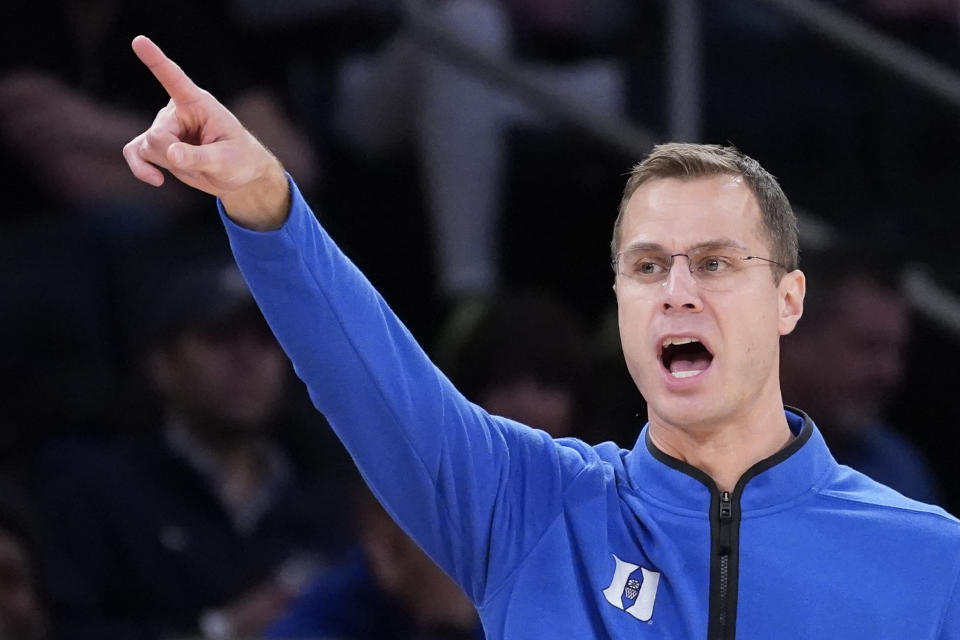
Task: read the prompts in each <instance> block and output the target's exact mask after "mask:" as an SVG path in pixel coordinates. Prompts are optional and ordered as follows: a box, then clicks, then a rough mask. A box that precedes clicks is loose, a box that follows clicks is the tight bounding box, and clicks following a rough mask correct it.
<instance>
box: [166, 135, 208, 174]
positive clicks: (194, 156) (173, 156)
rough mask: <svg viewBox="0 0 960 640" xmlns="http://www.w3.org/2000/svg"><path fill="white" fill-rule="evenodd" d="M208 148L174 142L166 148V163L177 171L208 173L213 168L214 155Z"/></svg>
mask: <svg viewBox="0 0 960 640" xmlns="http://www.w3.org/2000/svg"><path fill="white" fill-rule="evenodd" d="M210 146H211V145H202V146H198V145H192V144H187V143H186V142H176V143H174V144H171V145H170V146H169V147H167V162H169V163H170V167H171V168H172V169H176V170H178V171H189V172H198V171H199V172H204V173H206V172H209V171H210V170H211V169H212V168H213V164H214V158H213V156H214V155H216V154H214V153H212V150H211V149H210V148H209V147H210Z"/></svg>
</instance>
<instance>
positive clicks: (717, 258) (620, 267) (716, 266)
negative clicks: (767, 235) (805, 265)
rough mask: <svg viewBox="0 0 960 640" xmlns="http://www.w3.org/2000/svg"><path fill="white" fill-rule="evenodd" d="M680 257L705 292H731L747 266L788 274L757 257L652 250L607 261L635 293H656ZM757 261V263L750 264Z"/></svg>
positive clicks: (633, 251)
mask: <svg viewBox="0 0 960 640" xmlns="http://www.w3.org/2000/svg"><path fill="white" fill-rule="evenodd" d="M679 256H683V257H684V258H686V259H687V267H688V268H689V269H690V274H691V275H692V276H693V279H694V280H695V281H696V283H697V286H698V287H700V288H701V289H704V290H707V291H731V290H733V289H735V288H736V287H737V285H738V283H739V282H741V281H742V277H743V274H744V272H745V271H746V269H747V267H748V266H750V265H751V264H755V265H760V264H764V265H767V266H771V265H772V266H775V267H779V268H780V269H783V270H784V271H785V272H788V271H790V269H788V268H787V267H785V266H784V265H782V264H780V263H779V262H777V261H775V260H771V259H770V258H761V257H760V256H733V255H724V254H722V253H717V250H716V249H715V248H714V249H707V250H703V251H691V252H690V253H673V254H665V253H662V252H658V251H655V250H651V249H647V248H644V247H638V248H634V249H627V250H626V251H621V252H620V253H618V254H617V257H616V258H614V259H613V260H611V261H610V264H611V266H612V267H613V270H614V272H615V273H616V274H617V275H618V276H623V278H624V281H625V282H626V283H629V285H630V286H636V287H637V290H639V291H647V292H650V293H653V292H656V290H657V289H656V288H655V287H660V286H665V285H666V284H667V276H668V275H669V274H670V269H672V268H673V262H674V259H675V258H677V257H679ZM753 261H759V262H753Z"/></svg>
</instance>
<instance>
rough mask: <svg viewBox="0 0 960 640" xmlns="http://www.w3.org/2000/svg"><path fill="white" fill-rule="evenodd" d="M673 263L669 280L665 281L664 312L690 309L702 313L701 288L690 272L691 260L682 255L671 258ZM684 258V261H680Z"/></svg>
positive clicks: (668, 275) (668, 276) (668, 274)
mask: <svg viewBox="0 0 960 640" xmlns="http://www.w3.org/2000/svg"><path fill="white" fill-rule="evenodd" d="M671 257H672V259H673V262H672V264H671V267H670V272H669V273H667V279H666V280H664V281H663V310H664V311H668V310H670V309H689V310H691V311H700V310H701V309H702V308H703V301H702V300H701V299H700V288H699V287H698V286H697V281H696V279H695V278H694V277H693V273H692V272H691V271H690V258H689V257H688V256H687V255H685V254H682V253H679V254H675V255H673V256H671ZM680 258H683V261H680V260H679V259H680Z"/></svg>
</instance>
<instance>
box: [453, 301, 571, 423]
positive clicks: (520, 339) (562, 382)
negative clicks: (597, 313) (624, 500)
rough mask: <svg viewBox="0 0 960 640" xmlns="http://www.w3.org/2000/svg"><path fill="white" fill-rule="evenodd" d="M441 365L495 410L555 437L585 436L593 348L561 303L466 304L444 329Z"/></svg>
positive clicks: (473, 396)
mask: <svg viewBox="0 0 960 640" xmlns="http://www.w3.org/2000/svg"><path fill="white" fill-rule="evenodd" d="M437 363H438V365H439V366H440V368H441V369H443V370H444V372H445V373H446V374H447V375H448V376H450V379H451V380H452V381H453V383H454V384H455V385H456V386H457V388H458V389H459V390H460V391H461V393H463V394H464V395H465V396H466V397H467V398H469V399H470V400H472V401H473V402H476V403H477V404H479V405H481V406H482V407H483V408H484V409H486V410H487V411H489V412H490V413H493V414H496V415H501V416H504V417H507V418H511V419H513V420H517V421H519V422H522V423H524V424H527V425H530V426H533V427H537V428H539V429H543V430H544V431H546V432H548V433H549V434H550V435H552V436H554V437H555V438H561V437H564V436H572V435H578V434H575V432H574V431H575V429H576V427H577V425H578V424H579V422H580V419H581V418H582V416H583V411H582V410H583V405H584V402H585V397H584V386H585V384H586V382H587V379H588V371H587V366H588V353H587V343H586V338H585V337H584V335H583V333H582V331H581V329H580V327H579V324H578V321H577V318H576V316H575V315H574V314H573V312H572V311H571V310H570V309H569V308H568V307H567V306H565V305H564V304H563V303H561V302H560V301H559V300H556V299H553V298H551V297H549V296H546V295H542V294H529V293H527V294H512V295H504V296H499V297H497V298H491V299H488V300H473V301H469V302H467V303H465V304H463V305H462V306H461V307H460V308H458V309H457V310H455V312H454V313H453V314H452V316H451V317H450V319H449V321H448V323H447V326H446V328H445V329H444V330H443V331H442V332H441V339H440V344H439V345H438V349H437Z"/></svg>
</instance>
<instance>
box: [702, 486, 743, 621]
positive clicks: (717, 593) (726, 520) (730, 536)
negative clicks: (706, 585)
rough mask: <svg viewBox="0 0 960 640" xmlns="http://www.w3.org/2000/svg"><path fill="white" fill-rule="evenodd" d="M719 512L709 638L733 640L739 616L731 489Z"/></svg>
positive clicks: (722, 495)
mask: <svg viewBox="0 0 960 640" xmlns="http://www.w3.org/2000/svg"><path fill="white" fill-rule="evenodd" d="M716 514H717V519H716V521H715V523H716V528H715V529H714V531H715V537H714V545H713V547H714V550H713V554H714V558H713V560H712V561H711V572H712V574H713V575H711V578H710V583H711V588H710V591H711V596H710V629H709V633H708V636H709V638H710V640H733V638H734V637H735V627H736V615H737V590H736V589H737V554H736V548H735V547H736V540H735V537H736V536H735V530H736V521H735V518H734V503H733V497H732V496H731V494H730V492H729V491H721V492H720V494H719V500H718V501H717V512H716Z"/></svg>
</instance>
